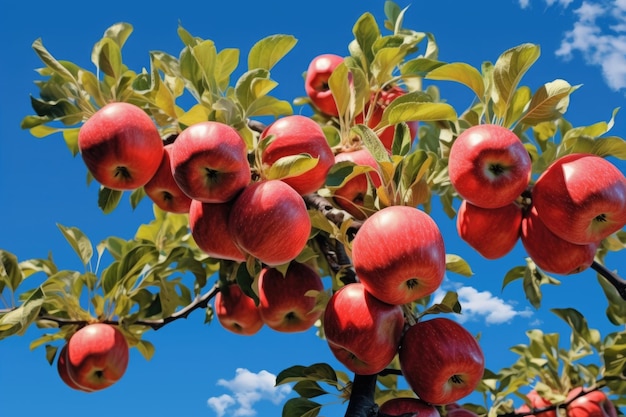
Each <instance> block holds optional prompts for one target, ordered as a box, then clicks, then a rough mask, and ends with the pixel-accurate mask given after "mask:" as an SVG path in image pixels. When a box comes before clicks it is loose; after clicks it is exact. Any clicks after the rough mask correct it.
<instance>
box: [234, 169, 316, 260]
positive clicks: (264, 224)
mask: <svg viewBox="0 0 626 417" xmlns="http://www.w3.org/2000/svg"><path fill="white" fill-rule="evenodd" d="M228 230H229V233H230V235H231V236H232V238H233V240H234V241H235V244H236V245H237V246H239V248H240V249H241V250H242V251H243V252H245V253H248V254H250V255H252V256H253V257H255V258H257V259H258V260H260V261H261V262H263V263H264V264H266V265H268V266H277V265H282V264H285V263H287V262H289V261H291V260H293V259H295V258H296V256H298V255H299V254H300V252H301V251H302V250H303V249H304V247H305V246H306V243H307V241H308V240H309V235H310V233H311V219H310V218H309V213H308V211H307V208H306V204H305V203H304V200H303V199H302V196H301V195H300V194H298V193H297V192H296V191H295V190H294V189H293V188H291V187H290V186H289V185H287V184H286V183H284V182H282V181H280V180H263V181H258V182H254V183H252V184H250V185H248V186H247V187H246V188H245V189H244V190H243V191H242V192H241V194H239V196H238V197H237V198H236V200H235V201H234V203H233V207H232V210H231V212H230V215H229V218H228Z"/></svg>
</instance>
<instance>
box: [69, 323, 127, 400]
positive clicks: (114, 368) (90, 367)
mask: <svg viewBox="0 0 626 417" xmlns="http://www.w3.org/2000/svg"><path fill="white" fill-rule="evenodd" d="M128 356H129V351H128V343H127V342H126V339H125V338H124V335H123V334H122V332H121V331H120V330H119V329H118V328H117V327H115V326H112V325H109V324H105V323H93V324H89V325H87V326H85V327H82V328H81V329H80V330H78V331H77V332H76V333H74V334H73V335H72V336H71V338H70V340H69V341H68V342H67V370H68V374H69V377H70V378H71V379H72V380H73V381H74V382H75V383H76V384H78V385H79V386H81V387H84V388H85V389H88V390H93V391H97V390H101V389H104V388H107V387H109V386H111V385H113V384H114V383H116V382H117V381H118V380H119V379H120V378H121V377H122V376H123V375H124V373H125V372H126V367H127V366H128Z"/></svg>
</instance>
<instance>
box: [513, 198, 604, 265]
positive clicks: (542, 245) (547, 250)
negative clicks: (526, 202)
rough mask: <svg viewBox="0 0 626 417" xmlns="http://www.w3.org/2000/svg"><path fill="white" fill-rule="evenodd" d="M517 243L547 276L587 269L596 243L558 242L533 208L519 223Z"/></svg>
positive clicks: (592, 257)
mask: <svg viewBox="0 0 626 417" xmlns="http://www.w3.org/2000/svg"><path fill="white" fill-rule="evenodd" d="M521 241H522V245H523V246H524V249H525V250H526V253H528V256H530V258H531V259H532V260H533V262H535V264H536V265H537V266H538V267H539V268H541V269H542V270H544V271H545V272H548V273H553V274H560V275H570V274H576V273H579V272H581V271H584V270H585V269H587V268H589V267H590V266H591V264H592V263H593V260H594V257H595V255H596V251H597V250H598V246H599V243H598V242H593V243H588V244H585V245H577V244H575V243H571V242H568V241H566V240H563V239H561V238H560V237H558V236H557V235H555V234H554V233H552V232H551V231H550V229H548V227H547V226H546V224H545V223H544V222H543V220H542V217H541V216H540V215H539V214H538V212H537V210H536V208H535V207H534V206H533V207H532V208H531V209H530V210H529V211H528V212H527V213H526V214H525V215H524V219H523V220H522V228H521Z"/></svg>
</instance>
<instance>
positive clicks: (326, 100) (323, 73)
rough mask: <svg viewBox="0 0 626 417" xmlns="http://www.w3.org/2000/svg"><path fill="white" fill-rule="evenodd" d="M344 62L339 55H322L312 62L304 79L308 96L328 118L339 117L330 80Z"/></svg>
mask: <svg viewBox="0 0 626 417" xmlns="http://www.w3.org/2000/svg"><path fill="white" fill-rule="evenodd" d="M342 62H343V57H341V56H339V55H335V54H322V55H318V56H316V57H315V58H313V59H312V60H311V62H310V63H309V66H308V68H307V71H306V76H305V79H304V90H305V92H306V95H307V96H308V97H309V99H310V100H311V103H312V104H313V106H314V107H315V108H316V109H318V110H319V111H320V112H322V113H324V114H326V115H328V116H335V117H336V116H339V111H338V110H337V103H335V98H334V97H333V94H332V92H331V91H330V87H329V85H328V79H329V78H330V76H331V75H332V73H333V71H334V70H335V68H337V67H338V66H339V64H341V63H342Z"/></svg>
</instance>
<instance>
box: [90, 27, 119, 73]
mask: <svg viewBox="0 0 626 417" xmlns="http://www.w3.org/2000/svg"><path fill="white" fill-rule="evenodd" d="M91 62H93V63H94V65H95V66H96V67H97V68H98V69H99V70H101V71H102V72H103V73H105V74H106V75H108V76H109V77H112V78H113V79H115V80H118V79H119V78H120V77H121V76H122V73H123V71H124V66H123V64H122V51H121V49H120V46H119V45H118V44H117V43H115V41H114V40H113V39H111V38H106V37H105V38H102V39H101V40H100V41H99V42H98V43H96V45H95V46H94V48H93V52H92V53H91Z"/></svg>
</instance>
